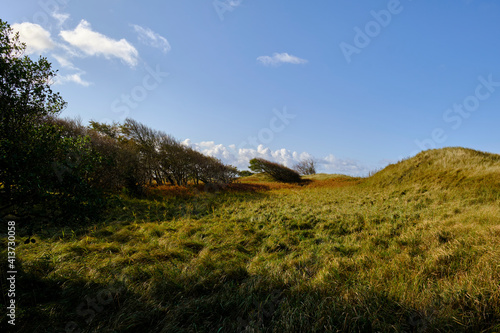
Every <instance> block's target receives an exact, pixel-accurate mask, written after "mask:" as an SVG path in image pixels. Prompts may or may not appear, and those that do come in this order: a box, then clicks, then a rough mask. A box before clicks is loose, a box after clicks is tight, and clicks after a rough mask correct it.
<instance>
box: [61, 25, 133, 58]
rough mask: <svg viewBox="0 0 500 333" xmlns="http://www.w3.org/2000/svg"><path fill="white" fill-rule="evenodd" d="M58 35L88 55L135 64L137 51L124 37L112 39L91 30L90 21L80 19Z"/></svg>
mask: <svg viewBox="0 0 500 333" xmlns="http://www.w3.org/2000/svg"><path fill="white" fill-rule="evenodd" d="M60 36H61V37H62V39H64V41H66V42H67V43H69V44H70V45H72V46H73V47H76V48H77V49H79V50H80V51H81V52H83V53H84V54H86V55H90V56H103V57H105V58H106V59H110V58H118V59H121V60H122V61H123V62H125V63H126V64H128V65H129V66H131V67H133V66H135V65H137V62H138V58H139V52H138V51H137V50H136V48H135V47H134V46H132V44H130V43H129V42H128V41H127V40H125V39H120V40H114V39H112V38H110V37H107V36H105V35H103V34H101V33H99V32H95V31H93V30H92V27H91V26H90V23H88V22H87V21H85V20H82V21H81V22H80V23H79V24H78V26H77V27H76V28H75V29H74V30H63V31H61V32H60Z"/></svg>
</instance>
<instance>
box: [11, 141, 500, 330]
mask: <svg viewBox="0 0 500 333" xmlns="http://www.w3.org/2000/svg"><path fill="white" fill-rule="evenodd" d="M306 178H308V179H309V180H310V182H309V183H307V184H306V185H285V184H276V183H271V182H270V181H269V180H268V179H265V178H264V177H262V176H260V175H254V176H251V177H246V178H243V179H241V182H242V183H243V184H237V185H238V186H239V187H238V186H236V187H235V188H234V189H232V188H228V189H226V190H224V191H221V192H219V193H196V192H195V193H194V194H193V195H192V196H184V197H172V196H168V197H165V198H163V199H158V196H155V198H156V200H152V199H150V200H146V199H144V200H138V199H130V198H123V199H122V201H121V202H120V204H116V205H115V207H114V208H113V209H110V211H109V212H108V215H107V216H108V217H107V220H105V221H103V222H102V223H101V224H99V225H94V226H90V227H88V228H84V229H81V230H73V231H72V230H57V231H55V230H49V229H47V230H41V231H40V232H39V233H38V234H37V235H35V238H36V240H37V242H36V243H34V244H29V245H24V244H21V245H20V246H19V247H18V250H17V251H18V252H17V253H18V262H20V264H21V269H20V271H21V273H20V274H19V281H18V288H19V296H18V302H19V305H20V306H19V308H18V318H17V322H18V325H19V326H18V328H19V329H20V331H23V332H61V331H64V330H65V328H66V325H68V326H67V327H68V328H72V327H73V326H75V327H76V326H78V328H79V329H80V330H81V331H82V332H139V331H140V332H252V331H253V332H314V331H319V332H323V331H333V332H336V331H346V332H360V331H362V332H370V331H384V332H385V331H390V332H392V331H394V332H427V331H429V332H430V331H450V332H451V331H453V332H476V331H477V332H480V331H484V332H498V331H499V330H500V324H499V323H500V287H499V286H500V285H499V281H500V246H499V244H500V156H499V155H493V154H485V153H480V152H476V151H472V150H467V149H462V148H449V149H443V150H433V151H427V152H423V153H421V154H419V155H417V156H416V157H414V158H412V159H408V160H405V161H402V162H400V163H397V164H394V165H391V166H389V167H387V168H386V169H384V170H382V171H380V172H378V173H377V174H375V175H373V176H372V177H369V178H365V179H359V178H351V177H347V176H339V175H333V176H332V175H315V176H310V177H306ZM245 184H247V185H248V186H249V187H248V188H251V189H252V190H251V191H248V190H247V188H246V187H245V186H244V185H245ZM257 185H259V186H257ZM4 248H5V246H3V247H2V249H4ZM3 255H5V253H4V254H3ZM2 281H5V279H4V277H3V276H2ZM2 283H4V282H2ZM2 287H4V285H3V284H2ZM89 300H90V301H89ZM92 300H94V301H93V303H92ZM89 302H90V303H89ZM2 326H5V319H4V318H3V319H2ZM76 331H77V330H75V332H76Z"/></svg>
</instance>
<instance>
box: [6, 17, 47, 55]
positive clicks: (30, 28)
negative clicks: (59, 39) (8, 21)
mask: <svg viewBox="0 0 500 333" xmlns="http://www.w3.org/2000/svg"><path fill="white" fill-rule="evenodd" d="M12 29H13V30H14V31H16V32H19V38H20V40H21V41H22V42H23V43H26V52H28V54H33V53H42V52H44V51H47V50H52V49H54V48H55V47H56V43H54V41H53V40H52V38H51V36H50V32H48V31H47V30H45V29H44V28H42V27H41V26H40V25H38V24H35V23H30V22H24V23H16V24H13V25H12Z"/></svg>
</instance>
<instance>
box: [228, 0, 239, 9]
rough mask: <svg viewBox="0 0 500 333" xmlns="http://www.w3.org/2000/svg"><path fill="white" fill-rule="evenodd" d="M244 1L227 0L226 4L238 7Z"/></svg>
mask: <svg viewBox="0 0 500 333" xmlns="http://www.w3.org/2000/svg"><path fill="white" fill-rule="evenodd" d="M242 2H243V0H228V1H227V2H226V4H227V5H228V6H230V7H233V8H236V7H238V6H239V5H241V3H242Z"/></svg>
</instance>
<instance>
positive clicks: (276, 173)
mask: <svg viewBox="0 0 500 333" xmlns="http://www.w3.org/2000/svg"><path fill="white" fill-rule="evenodd" d="M249 169H250V170H252V171H254V172H264V173H267V174H268V175H269V176H271V177H272V178H273V179H274V180H276V181H279V182H284V183H299V182H300V181H301V178H300V175H299V174H298V173H297V172H296V171H294V170H292V169H290V168H287V167H286V166H284V165H282V164H279V163H274V162H271V161H268V160H265V159H262V158H254V159H252V160H250V166H249Z"/></svg>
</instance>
